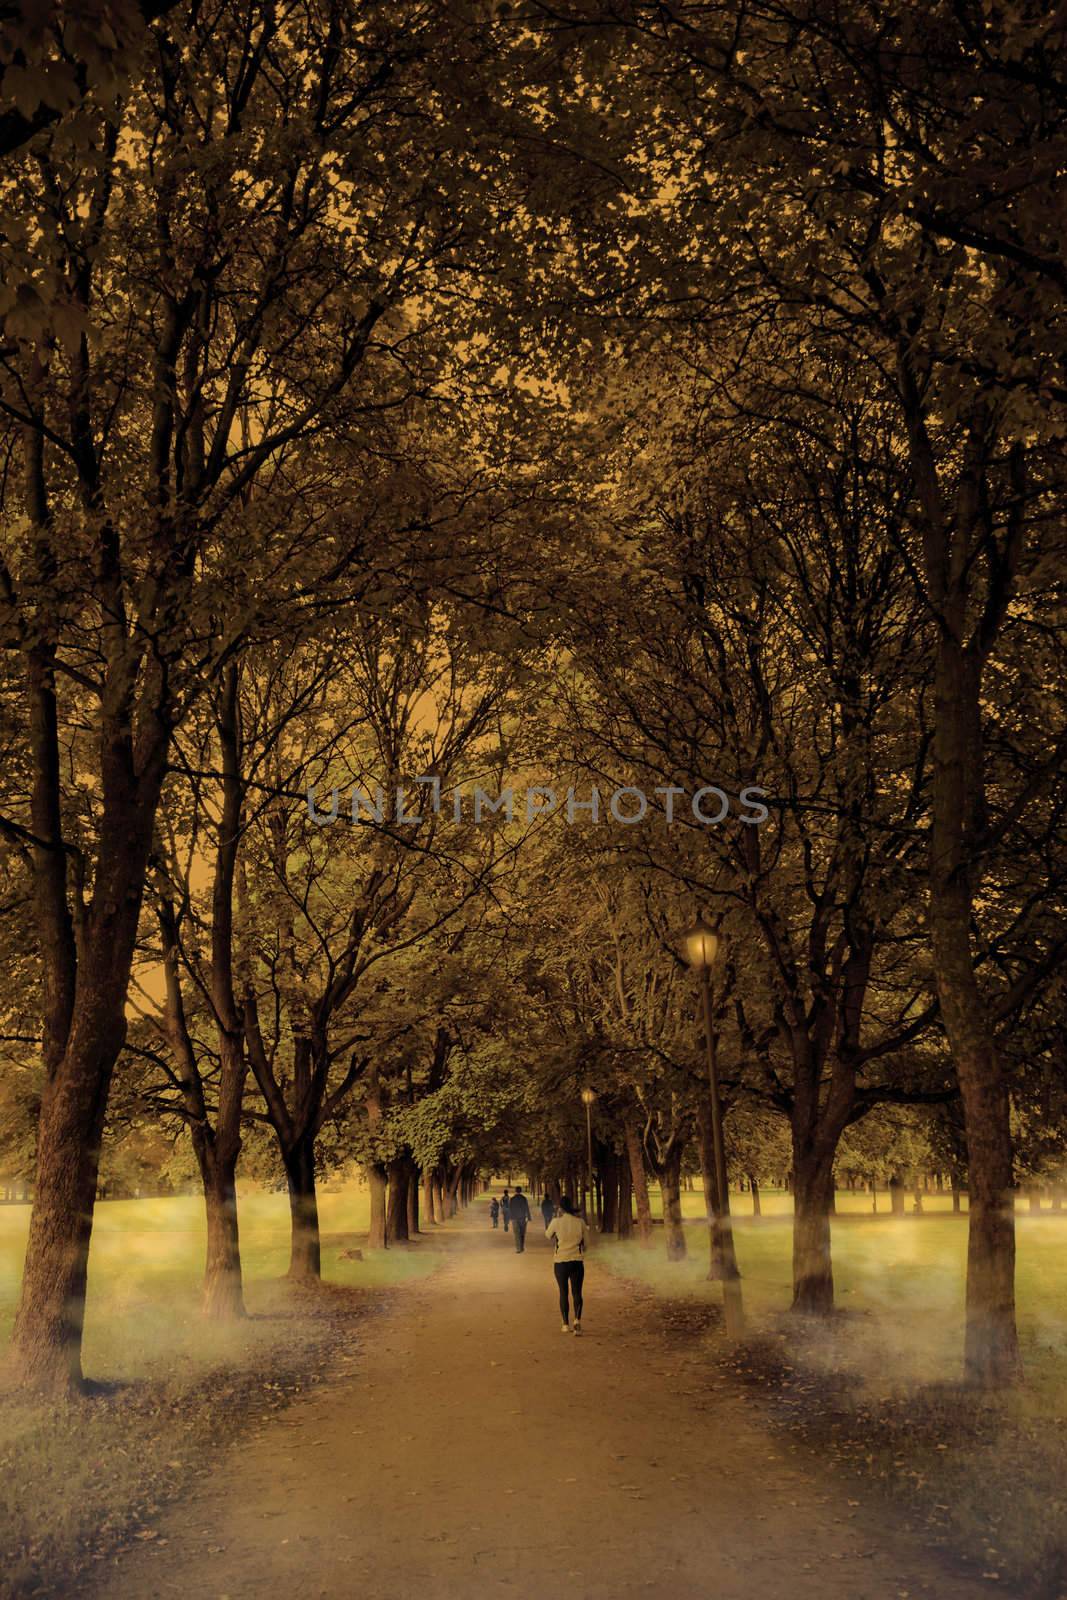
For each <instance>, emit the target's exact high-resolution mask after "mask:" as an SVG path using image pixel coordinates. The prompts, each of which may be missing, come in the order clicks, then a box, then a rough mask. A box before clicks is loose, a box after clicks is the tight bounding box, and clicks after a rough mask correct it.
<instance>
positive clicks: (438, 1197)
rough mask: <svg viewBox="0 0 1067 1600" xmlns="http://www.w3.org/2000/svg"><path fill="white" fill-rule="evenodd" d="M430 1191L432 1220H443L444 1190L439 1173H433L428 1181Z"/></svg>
mask: <svg viewBox="0 0 1067 1600" xmlns="http://www.w3.org/2000/svg"><path fill="white" fill-rule="evenodd" d="M430 1191H431V1193H432V1195H433V1220H434V1221H435V1222H437V1223H441V1222H444V1220H445V1192H444V1189H443V1188H442V1186H441V1178H440V1174H439V1173H436V1172H435V1173H434V1175H433V1178H432V1179H431V1182H430Z"/></svg>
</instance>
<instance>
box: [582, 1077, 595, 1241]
mask: <svg viewBox="0 0 1067 1600" xmlns="http://www.w3.org/2000/svg"><path fill="white" fill-rule="evenodd" d="M595 1100H596V1090H595V1089H583V1090H582V1105H583V1106H584V1107H585V1159H586V1171H587V1172H588V1174H589V1205H588V1209H589V1210H590V1211H591V1210H592V1209H593V1102H594V1101H595Z"/></svg>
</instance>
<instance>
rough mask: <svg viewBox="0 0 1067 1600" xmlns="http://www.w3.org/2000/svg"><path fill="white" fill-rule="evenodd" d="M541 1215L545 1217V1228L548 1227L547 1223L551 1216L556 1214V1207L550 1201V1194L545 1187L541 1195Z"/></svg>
mask: <svg viewBox="0 0 1067 1600" xmlns="http://www.w3.org/2000/svg"><path fill="white" fill-rule="evenodd" d="M541 1215H542V1216H543V1217H544V1219H545V1227H546V1228H547V1227H548V1225H549V1223H550V1222H551V1221H552V1218H553V1217H554V1216H555V1215H556V1208H555V1206H554V1205H553V1203H552V1196H551V1195H550V1194H549V1192H548V1190H547V1189H546V1190H545V1192H544V1194H543V1195H542V1196H541Z"/></svg>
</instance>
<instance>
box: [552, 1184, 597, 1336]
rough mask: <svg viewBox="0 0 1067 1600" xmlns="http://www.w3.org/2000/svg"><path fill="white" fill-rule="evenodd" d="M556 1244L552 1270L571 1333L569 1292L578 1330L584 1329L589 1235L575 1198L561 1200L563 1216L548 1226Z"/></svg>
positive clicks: (566, 1330) (565, 1329)
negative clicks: (583, 1302) (586, 1250)
mask: <svg viewBox="0 0 1067 1600" xmlns="http://www.w3.org/2000/svg"><path fill="white" fill-rule="evenodd" d="M545 1233H546V1234H547V1236H548V1237H549V1238H550V1239H551V1240H552V1241H553V1244H554V1246H555V1260H554V1262H553V1267H552V1270H553V1272H554V1273H555V1275H556V1287H557V1288H558V1290H559V1310H560V1315H561V1316H562V1318H563V1327H562V1328H561V1329H560V1332H561V1333H570V1331H571V1324H570V1321H569V1317H570V1308H569V1306H568V1303H567V1301H568V1294H569V1297H570V1299H571V1300H573V1302H574V1324H573V1326H574V1332H575V1333H579V1334H580V1333H581V1331H582V1289H583V1286H584V1284H585V1243H586V1240H587V1239H588V1237H589V1235H588V1233H587V1231H586V1226H585V1223H584V1222H583V1221H582V1219H581V1217H580V1216H579V1215H578V1213H577V1211H576V1210H575V1208H574V1203H573V1201H571V1200H567V1199H563V1200H561V1201H560V1203H559V1216H558V1217H555V1218H553V1220H552V1221H551V1222H550V1223H549V1224H548V1227H547V1228H546V1229H545Z"/></svg>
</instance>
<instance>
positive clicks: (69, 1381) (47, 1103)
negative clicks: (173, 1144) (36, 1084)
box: [11, 1017, 125, 1393]
mask: <svg viewBox="0 0 1067 1600" xmlns="http://www.w3.org/2000/svg"><path fill="white" fill-rule="evenodd" d="M114 1026H115V1028H116V1032H115V1034H114V1035H113V1041H114V1042H113V1043H112V1044H111V1045H110V1046H108V1047H106V1048H105V1047H104V1046H103V1045H101V1044H99V1043H97V1042H96V1041H89V1040H86V1041H85V1047H84V1049H83V1048H82V1047H81V1043H80V1041H79V1040H78V1038H77V1037H76V1036H75V1037H74V1038H73V1039H72V1040H71V1047H70V1050H69V1051H68V1053H67V1055H66V1057H65V1059H64V1060H63V1062H62V1063H61V1065H60V1068H59V1070H58V1071H57V1072H56V1074H55V1075H54V1076H53V1077H52V1078H51V1080H50V1081H49V1082H48V1083H47V1084H46V1086H45V1090H44V1096H43V1098H42V1101H41V1112H40V1120H39V1123H38V1130H37V1181H36V1185H35V1191H34V1199H33V1210H32V1212H31V1214H30V1233H29V1239H28V1240H27V1244H26V1264H25V1268H24V1271H23V1278H22V1293H21V1297H20V1299H19V1308H18V1315H17V1316H16V1319H15V1328H14V1333H13V1335H12V1342H11V1346H12V1347H11V1360H12V1364H13V1366H14V1368H15V1371H16V1372H17V1374H18V1376H19V1377H20V1378H21V1379H22V1380H23V1381H24V1382H25V1383H26V1385H27V1386H28V1387H30V1388H36V1389H42V1390H49V1391H53V1392H55V1393H62V1392H63V1391H65V1390H71V1389H77V1388H79V1387H80V1386H81V1384H82V1382H83V1378H82V1365H81V1342H82V1328H83V1325H84V1321H85V1290H86V1283H87V1279H88V1271H89V1239H90V1235H91V1232H92V1218H93V1205H94V1203H95V1200H96V1180H97V1171H98V1167H99V1155H100V1136H101V1133H102V1130H103V1123H104V1112H105V1108H106V1106H107V1097H108V1089H109V1087H110V1083H111V1073H112V1069H113V1067H114V1063H115V1059H116V1058H117V1056H118V1051H119V1048H120V1047H121V1043H122V1038H123V1035H124V1033H125V1022H124V1021H123V1020H122V1018H121V1017H119V1018H116V1019H114Z"/></svg>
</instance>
